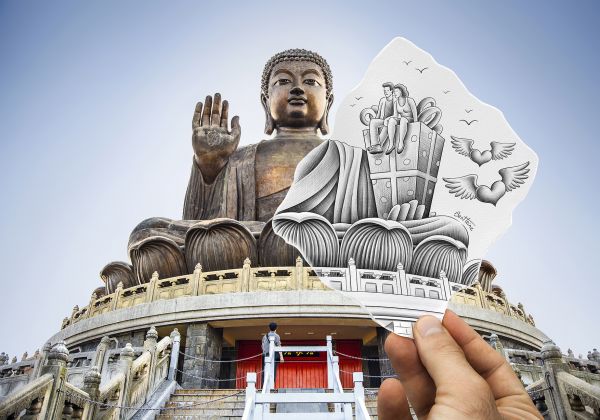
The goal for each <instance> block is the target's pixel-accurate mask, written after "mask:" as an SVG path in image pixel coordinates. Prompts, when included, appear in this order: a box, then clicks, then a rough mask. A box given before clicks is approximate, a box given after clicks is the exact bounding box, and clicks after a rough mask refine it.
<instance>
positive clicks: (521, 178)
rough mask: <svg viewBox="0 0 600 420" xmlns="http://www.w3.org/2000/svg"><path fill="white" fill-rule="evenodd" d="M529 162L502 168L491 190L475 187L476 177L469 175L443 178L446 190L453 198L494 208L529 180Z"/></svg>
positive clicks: (479, 186) (484, 187) (486, 187)
mask: <svg viewBox="0 0 600 420" xmlns="http://www.w3.org/2000/svg"><path fill="white" fill-rule="evenodd" d="M527 166H529V162H525V163H522V164H520V165H517V166H511V167H508V168H502V169H500V170H499V171H498V173H499V174H500V178H501V179H500V180H498V181H495V182H494V183H493V184H492V186H491V188H490V187H488V186H487V185H477V175H475V174H470V175H465V176H461V177H457V178H443V180H444V182H446V183H447V184H446V188H448V190H450V194H454V196H455V197H459V198H461V199H468V200H473V199H476V200H479V201H481V202H482V203H490V204H492V205H493V206H496V204H497V203H498V201H499V200H500V199H501V198H502V197H503V196H504V194H506V193H507V192H510V191H512V190H514V189H516V188H519V187H520V186H521V185H522V184H524V183H525V180H526V179H527V178H529V176H528V175H527V174H528V173H529V168H527Z"/></svg>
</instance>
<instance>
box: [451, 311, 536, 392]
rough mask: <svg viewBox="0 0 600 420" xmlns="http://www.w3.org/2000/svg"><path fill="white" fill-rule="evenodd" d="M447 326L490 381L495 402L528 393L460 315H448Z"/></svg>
mask: <svg viewBox="0 0 600 420" xmlns="http://www.w3.org/2000/svg"><path fill="white" fill-rule="evenodd" d="M443 325H444V327H446V329H447V330H448V332H449V333H450V335H451V336H452V337H453V338H454V340H455V341H456V343H457V344H458V345H459V346H460V347H461V348H462V350H463V352H464V354H465V357H466V359H467V361H468V362H469V364H470V365H471V366H473V369H475V371H476V372H477V373H478V374H479V375H481V377H482V378H483V379H485V380H486V381H487V383H488V385H489V386H490V389H491V390H492V393H493V394H494V398H496V399H500V398H504V397H507V396H511V395H520V394H523V393H524V390H523V385H522V384H521V382H520V381H519V378H517V375H515V373H514V372H513V370H512V368H511V367H510V365H509V364H508V362H507V361H506V359H505V358H504V357H502V356H501V355H500V354H499V353H498V352H497V351H496V350H494V349H493V348H492V347H491V346H490V345H489V344H488V343H486V342H485V340H484V339H483V338H481V336H480V335H479V334H477V332H475V330H473V329H472V328H471V327H470V326H469V325H468V324H467V323H466V322H465V321H463V320H462V319H460V318H459V317H458V315H456V314H455V313H454V312H452V311H446V315H445V316H444V321H443Z"/></svg>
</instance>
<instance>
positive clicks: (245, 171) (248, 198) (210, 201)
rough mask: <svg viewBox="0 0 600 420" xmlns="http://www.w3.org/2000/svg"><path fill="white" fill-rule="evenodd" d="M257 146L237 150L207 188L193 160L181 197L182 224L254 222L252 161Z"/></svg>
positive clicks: (254, 186) (254, 196)
mask: <svg viewBox="0 0 600 420" xmlns="http://www.w3.org/2000/svg"><path fill="white" fill-rule="evenodd" d="M257 147H258V143H256V144H251V145H248V146H244V147H240V148H239V149H237V150H236V151H235V152H234V153H233V154H232V155H231V156H230V158H229V161H228V162H227V164H226V165H225V167H224V168H223V169H222V170H221V172H219V175H217V177H216V178H215V180H214V181H213V182H212V183H210V184H208V183H207V182H205V181H204V178H203V176H202V172H201V171H200V168H199V167H198V165H197V164H196V161H195V160H194V161H193V162H192V173H191V175H190V181H189V183H188V187H187V191H186V193H185V202H184V205H183V219H184V220H210V219H216V218H222V217H225V218H229V219H235V220H239V221H251V220H257V219H256V175H255V161H256V149H257Z"/></svg>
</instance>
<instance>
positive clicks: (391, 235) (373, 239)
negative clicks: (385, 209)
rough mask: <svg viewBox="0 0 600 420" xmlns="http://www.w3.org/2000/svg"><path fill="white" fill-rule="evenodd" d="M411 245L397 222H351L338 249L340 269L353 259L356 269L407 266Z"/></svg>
mask: <svg viewBox="0 0 600 420" xmlns="http://www.w3.org/2000/svg"><path fill="white" fill-rule="evenodd" d="M412 254H413V243H412V239H411V236H410V233H409V232H408V230H407V229H406V228H405V227H404V226H402V225H401V224H400V223H398V222H395V221H392V220H383V219H378V218H369V219H362V220H359V221H358V222H356V223H354V224H353V225H352V226H351V227H350V228H349V229H348V231H347V232H346V234H345V235H344V238H343V239H342V245H341V247H340V260H339V264H340V266H342V267H343V266H344V265H346V264H347V263H348V260H349V259H350V258H353V259H354V261H355V263H356V266H357V267H358V268H369V269H374V270H384V271H394V270H396V267H397V266H398V263H402V264H403V265H404V267H409V266H410V264H411V260H412V258H413V255H412Z"/></svg>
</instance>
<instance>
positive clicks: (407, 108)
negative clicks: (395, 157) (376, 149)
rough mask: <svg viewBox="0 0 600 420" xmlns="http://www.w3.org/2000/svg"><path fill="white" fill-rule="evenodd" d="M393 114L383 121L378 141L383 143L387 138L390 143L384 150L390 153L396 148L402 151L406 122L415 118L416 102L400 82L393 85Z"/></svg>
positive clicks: (406, 130) (406, 128)
mask: <svg viewBox="0 0 600 420" xmlns="http://www.w3.org/2000/svg"><path fill="white" fill-rule="evenodd" d="M393 96H394V114H393V115H392V116H390V117H387V118H386V119H385V120H384V121H383V125H384V127H385V128H384V129H383V130H381V133H379V143H380V144H382V145H383V144H385V141H386V140H388V139H389V142H390V145H389V147H388V149H387V150H386V151H385V153H386V154H388V155H389V154H390V153H392V152H393V151H394V149H396V152H397V153H402V150H403V149H404V142H405V140H406V133H407V132H408V124H409V123H411V122H414V121H416V120H417V104H416V103H415V100H414V99H413V98H411V97H410V96H408V89H407V88H406V86H404V85H402V84H397V85H394V94H393Z"/></svg>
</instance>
